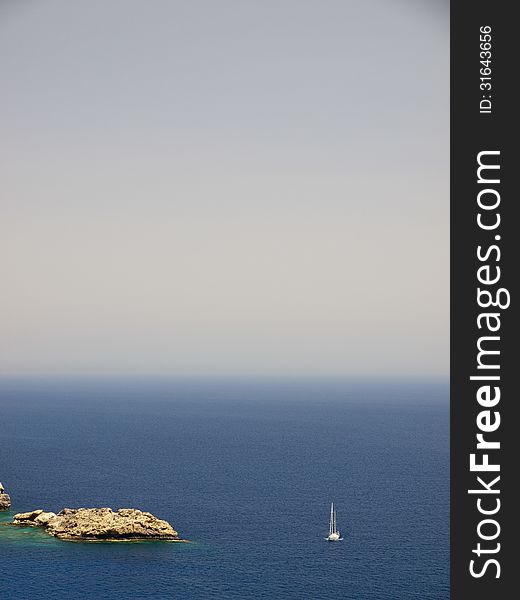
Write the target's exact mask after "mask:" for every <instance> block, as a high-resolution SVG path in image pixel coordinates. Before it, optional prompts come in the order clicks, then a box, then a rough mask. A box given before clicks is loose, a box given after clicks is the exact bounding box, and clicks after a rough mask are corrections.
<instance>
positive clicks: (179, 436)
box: [0, 377, 449, 600]
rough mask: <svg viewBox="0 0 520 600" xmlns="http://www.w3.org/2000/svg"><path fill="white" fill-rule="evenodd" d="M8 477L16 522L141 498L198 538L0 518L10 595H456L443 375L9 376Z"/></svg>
mask: <svg viewBox="0 0 520 600" xmlns="http://www.w3.org/2000/svg"><path fill="white" fill-rule="evenodd" d="M0 481H2V482H3V484H4V486H5V488H6V491H8V492H9V493H10V495H11V498H12V512H11V514H9V513H0V515H1V516H0V521H2V522H4V523H5V522H6V521H8V520H9V519H10V518H11V517H12V514H14V513H16V512H22V511H27V510H32V509H36V508H43V509H45V510H51V511H54V512H57V511H59V510H60V509H61V508H64V507H68V508H79V507H104V506H108V507H112V508H113V509H117V508H126V507H128V508H139V509H141V510H146V511H149V512H151V513H153V514H154V515H156V516H158V517H160V518H163V519H166V520H168V521H169V522H170V523H171V524H172V525H173V526H174V528H175V529H176V530H177V531H179V533H180V534H181V536H182V537H183V538H186V539H188V540H190V543H187V544H178V543H167V542H130V543H74V542H65V541H61V540H58V539H55V538H52V537H50V536H48V535H47V534H45V533H44V532H42V531H40V530H35V529H18V528H13V527H6V526H3V525H0V597H1V598H2V599H3V600H5V599H17V600H18V599H19V600H33V599H42V600H65V599H67V600H76V599H78V600H79V599H94V598H96V599H103V600H112V599H118V600H119V599H125V600H128V599H139V600H141V599H142V600H144V599H154V600H171V599H178V600H191V599H197V600H205V599H208V600H210V599H221V600H227V599H235V598H236V599H240V600H249V599H260V598H265V599H278V598H279V599H287V600H302V599H309V600H321V599H323V600H325V599H326V600H340V599H341V600H408V599H417V600H443V599H448V598H449V400H448V382H447V381H444V380H418V379H417V380H406V381H405V380H403V381H401V380H397V379H391V380H385V379H372V380H361V379H332V378H322V379H311V378H300V379H298V378H278V379H275V378H269V379H266V378H213V379H208V378H204V379H196V378H194V379H191V378H165V377H162V378H161V377H140V378H138V377H134V378H130V377H127V378H109V377H104V378H97V379H94V378H74V377H65V378H50V377H47V378H34V377H33V378H12V377H4V378H3V379H0ZM332 501H333V502H334V503H335V506H336V508H337V522H338V528H339V529H340V531H341V534H342V536H343V538H344V539H343V541H341V542H335V543H331V542H327V541H325V539H324V537H325V536H326V535H327V533H328V519H329V510H330V503H331V502H332Z"/></svg>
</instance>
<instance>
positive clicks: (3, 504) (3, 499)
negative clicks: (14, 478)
mask: <svg viewBox="0 0 520 600" xmlns="http://www.w3.org/2000/svg"><path fill="white" fill-rule="evenodd" d="M10 508H11V497H10V496H9V494H8V493H7V492H6V491H5V490H4V486H3V485H2V484H1V483H0V510H9V509H10Z"/></svg>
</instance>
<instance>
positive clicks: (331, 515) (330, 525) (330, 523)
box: [329, 502, 334, 535]
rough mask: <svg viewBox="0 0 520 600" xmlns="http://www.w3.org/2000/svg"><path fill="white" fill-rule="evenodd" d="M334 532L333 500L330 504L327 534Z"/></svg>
mask: <svg viewBox="0 0 520 600" xmlns="http://www.w3.org/2000/svg"><path fill="white" fill-rule="evenodd" d="M331 533H334V502H332V503H331V505H330V519H329V535H330V534H331Z"/></svg>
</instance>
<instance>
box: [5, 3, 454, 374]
mask: <svg viewBox="0 0 520 600" xmlns="http://www.w3.org/2000/svg"><path fill="white" fill-rule="evenodd" d="M0 34H1V35H0V51H1V56H2V59H0V83H1V85H2V88H3V89H4V90H5V91H4V94H3V98H2V100H1V104H2V110H1V111H0V136H1V138H0V139H1V141H0V157H1V162H2V188H3V189H2V191H3V194H2V198H1V199H0V216H1V223H0V239H1V242H0V250H1V258H0V274H1V277H2V283H3V286H2V288H3V289H2V295H1V298H0V310H1V316H0V336H1V338H2V341H3V343H2V347H1V350H0V365H1V366H0V375H6V376H21V375H30V376H40V375H52V376H55V375H75V376H76V375H77V376H82V375H85V376H99V375H115V376H123V375H133V374H135V375H140V376H141V375H142V376H147V375H154V374H156V375H158V376H187V377H192V376H200V377H211V376H222V377H228V376H246V377H251V376H253V377H254V376H266V377H270V376H288V377H293V376H294V377H300V376H311V377H323V376H331V377H370V376H380V377H384V376H395V377H412V378H414V377H421V376H424V377H442V378H444V377H447V376H448V371H449V259H448V257H449V212H448V207H449V138H448V136H449V13H448V4H447V3H446V2H443V1H439V2H435V1H434V0H431V1H428V0H421V1H420V2H412V1H411V0H395V1H392V2H388V1H387V0H368V1H367V2H348V1H347V2H344V1H340V0H328V1H326V2H317V1H315V0H312V1H311V0H302V1H296V0H284V1H282V2H278V1H274V0H266V1H265V2H254V1H253V2H249V1H239V0H219V2H211V1H209V0H199V1H196V2H185V1H165V0H152V1H150V2H144V1H142V0H129V1H128V2H125V3H121V2H118V1H115V0H113V1H108V2H102V1H101V0H92V1H91V2H88V3H70V2H66V1H65V0H42V1H41V2H38V3H33V2H27V3H13V2H3V3H0Z"/></svg>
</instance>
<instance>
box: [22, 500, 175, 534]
mask: <svg viewBox="0 0 520 600" xmlns="http://www.w3.org/2000/svg"><path fill="white" fill-rule="evenodd" d="M13 525H19V526H24V527H27V526H31V527H42V528H44V529H45V531H46V532H47V533H48V534H49V535H53V536H55V537H57V538H60V539H62V540H70V541H129V540H168V541H183V540H180V539H179V534H178V533H177V532H176V531H175V530H174V529H173V527H172V526H171V525H170V524H169V523H168V522H167V521H163V520H161V519H158V518H157V517H154V515H152V514H151V513H149V512H142V511H140V510H137V509H135V508H120V509H119V510H118V511H117V512H114V511H113V510H112V509H111V508H78V509H71V508H64V509H63V510H62V511H61V512H59V513H58V514H55V513H53V512H45V511H43V510H42V509H38V510H34V511H31V512H26V513H20V514H17V515H15V516H14V518H13Z"/></svg>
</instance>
